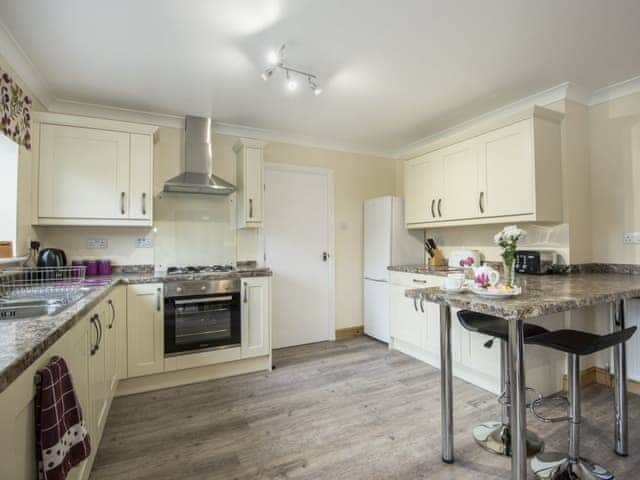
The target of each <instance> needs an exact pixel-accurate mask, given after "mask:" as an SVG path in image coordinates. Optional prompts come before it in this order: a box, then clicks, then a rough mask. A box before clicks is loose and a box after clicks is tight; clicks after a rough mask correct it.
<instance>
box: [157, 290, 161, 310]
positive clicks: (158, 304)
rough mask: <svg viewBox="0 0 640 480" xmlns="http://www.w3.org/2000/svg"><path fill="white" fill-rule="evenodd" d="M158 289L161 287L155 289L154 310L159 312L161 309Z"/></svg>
mask: <svg viewBox="0 0 640 480" xmlns="http://www.w3.org/2000/svg"><path fill="white" fill-rule="evenodd" d="M160 291H161V289H159V288H157V289H156V310H157V311H158V312H159V311H160V310H162V306H161V305H160Z"/></svg>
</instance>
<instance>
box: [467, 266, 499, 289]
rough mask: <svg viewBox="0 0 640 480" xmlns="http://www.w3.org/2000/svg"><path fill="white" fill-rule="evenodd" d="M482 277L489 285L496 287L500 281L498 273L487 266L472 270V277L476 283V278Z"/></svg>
mask: <svg viewBox="0 0 640 480" xmlns="http://www.w3.org/2000/svg"><path fill="white" fill-rule="evenodd" d="M480 275H482V276H484V277H485V278H487V279H488V280H489V285H491V286H493V285H497V283H498V282H499V281H500V273H499V272H498V271H497V270H494V269H493V268H491V267H489V266H488V265H484V266H482V267H476V268H474V269H473V276H474V278H475V282H476V283H479V282H478V277H479V276H480Z"/></svg>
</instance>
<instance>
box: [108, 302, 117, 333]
mask: <svg viewBox="0 0 640 480" xmlns="http://www.w3.org/2000/svg"><path fill="white" fill-rule="evenodd" d="M107 303H108V304H109V306H110V307H111V323H110V324H109V327H108V328H109V330H111V329H112V328H113V322H115V321H116V308H115V307H114V306H113V300H111V299H109V301H108V302H107Z"/></svg>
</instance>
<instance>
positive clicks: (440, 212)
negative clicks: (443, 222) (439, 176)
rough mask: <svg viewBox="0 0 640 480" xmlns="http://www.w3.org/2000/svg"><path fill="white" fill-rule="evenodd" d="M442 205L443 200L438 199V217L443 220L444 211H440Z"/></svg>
mask: <svg viewBox="0 0 640 480" xmlns="http://www.w3.org/2000/svg"><path fill="white" fill-rule="evenodd" d="M441 205H442V199H441V198H439V199H438V216H439V217H440V218H442V211H441V210H440V206H441Z"/></svg>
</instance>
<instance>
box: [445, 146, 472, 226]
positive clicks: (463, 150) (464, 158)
mask: <svg viewBox="0 0 640 480" xmlns="http://www.w3.org/2000/svg"><path fill="white" fill-rule="evenodd" d="M442 162H443V165H444V195H443V199H442V204H441V210H440V213H442V217H443V218H444V219H445V220H461V219H465V218H474V217H476V216H478V214H479V213H480V208H479V192H478V172H479V168H478V166H479V161H478V147H477V144H475V143H473V142H471V141H468V142H462V143H459V144H456V145H453V146H451V147H448V148H446V149H444V151H443V152H442Z"/></svg>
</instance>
